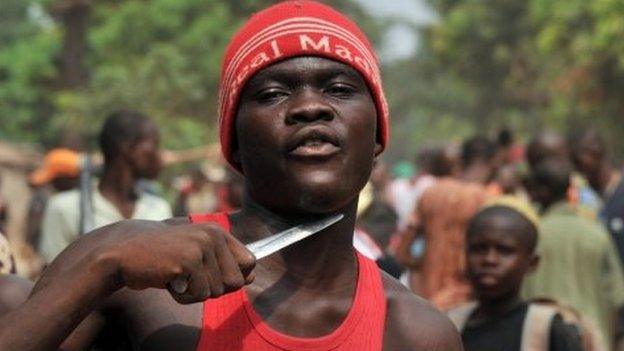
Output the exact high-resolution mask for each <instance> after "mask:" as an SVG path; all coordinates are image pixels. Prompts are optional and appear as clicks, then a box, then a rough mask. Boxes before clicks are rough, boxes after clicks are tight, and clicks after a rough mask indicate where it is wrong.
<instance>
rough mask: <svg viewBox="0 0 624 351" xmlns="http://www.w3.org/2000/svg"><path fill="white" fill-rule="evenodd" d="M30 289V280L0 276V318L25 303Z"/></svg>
mask: <svg viewBox="0 0 624 351" xmlns="http://www.w3.org/2000/svg"><path fill="white" fill-rule="evenodd" d="M32 287H33V283H32V282H31V281H30V280H26V279H24V278H21V277H18V276H16V275H0V316H3V315H5V314H6V313H8V312H10V311H11V310H14V309H15V308H17V307H18V306H20V305H21V304H22V303H23V302H24V301H26V298H28V295H29V294H30V290H31V289H32Z"/></svg>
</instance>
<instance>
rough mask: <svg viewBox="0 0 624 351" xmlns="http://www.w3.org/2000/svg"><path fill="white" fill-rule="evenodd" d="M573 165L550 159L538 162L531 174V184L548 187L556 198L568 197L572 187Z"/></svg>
mask: <svg viewBox="0 0 624 351" xmlns="http://www.w3.org/2000/svg"><path fill="white" fill-rule="evenodd" d="M571 176H572V167H571V165H570V163H569V162H567V161H563V160H557V159H550V160H546V161H543V162H541V163H540V164H538V165H537V166H536V167H535V169H534V170H533V171H532V172H531V175H530V184H531V185H532V186H536V187H545V188H548V190H549V191H550V193H551V195H552V197H553V198H555V199H563V198H566V196H567V194H568V189H569V188H570V177H571Z"/></svg>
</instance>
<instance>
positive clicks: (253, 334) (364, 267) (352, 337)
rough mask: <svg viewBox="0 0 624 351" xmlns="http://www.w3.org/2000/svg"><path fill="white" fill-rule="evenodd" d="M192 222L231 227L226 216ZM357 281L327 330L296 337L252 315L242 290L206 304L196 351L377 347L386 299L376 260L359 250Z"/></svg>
mask: <svg viewBox="0 0 624 351" xmlns="http://www.w3.org/2000/svg"><path fill="white" fill-rule="evenodd" d="M191 221H192V222H193V223H201V222H214V223H216V224H219V225H220V226H221V227H222V228H223V229H224V230H227V231H229V230H230V222H229V219H228V217H227V215H226V214H224V213H217V214H208V215H192V216H191ZM357 260H358V281H357V286H356V291H355V298H354V300H353V303H352V305H351V309H350V310H349V313H348V314H347V317H346V318H345V319H344V321H343V322H342V324H341V325H340V326H339V327H338V328H337V329H336V330H334V331H333V332H332V333H331V334H329V335H325V336H322V337H317V338H298V337H293V336H289V335H285V334H283V333H280V332H278V331H276V330H274V329H272V328H271V327H270V326H269V325H268V324H267V323H265V322H264V321H263V320H262V317H261V316H260V315H259V314H257V313H256V311H255V310H254V307H253V304H252V303H251V301H249V299H248V297H247V293H246V292H245V289H240V290H238V291H236V292H233V293H230V294H227V295H224V296H222V297H220V298H218V299H209V300H206V301H205V302H204V306H203V310H204V312H203V322H202V331H201V337H200V339H199V344H198V346H197V350H198V351H247V350H250V351H251V350H253V351H274V350H293V351H294V350H297V351H299V350H305V351H321V350H336V351H338V350H339V351H372V350H381V348H382V340H383V333H384V322H385V318H386V298H385V293H384V290H383V284H382V281H381V273H380V272H379V269H378V268H377V265H376V264H375V262H374V261H371V260H369V259H368V258H366V257H364V256H362V255H361V254H359V253H357Z"/></svg>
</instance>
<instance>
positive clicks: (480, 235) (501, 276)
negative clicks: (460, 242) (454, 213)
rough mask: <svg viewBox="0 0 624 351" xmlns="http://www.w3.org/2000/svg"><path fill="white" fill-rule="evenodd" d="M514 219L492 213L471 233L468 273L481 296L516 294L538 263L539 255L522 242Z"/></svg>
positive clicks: (488, 298) (492, 298)
mask: <svg viewBox="0 0 624 351" xmlns="http://www.w3.org/2000/svg"><path fill="white" fill-rule="evenodd" d="M513 223H514V222H513V220H511V219H509V218H507V217H504V216H500V215H493V216H490V217H488V218H487V219H483V221H482V223H481V224H480V225H478V228H476V232H475V233H472V235H469V236H468V243H467V255H466V257H467V260H468V276H469V279H470V281H471V282H472V285H473V287H474V289H475V293H476V295H477V297H478V298H479V299H482V300H496V299H500V298H504V297H508V296H511V295H513V294H517V292H518V291H519V290H520V287H521V286H522V281H523V279H524V275H525V274H526V273H528V272H529V271H531V270H533V269H534V268H535V266H536V265H537V258H536V257H535V255H534V254H533V253H531V252H529V249H528V247H527V243H525V242H523V241H522V239H521V237H520V234H518V233H512V231H514V230H515V231H517V230H519V229H518V228H517V227H514V224H513Z"/></svg>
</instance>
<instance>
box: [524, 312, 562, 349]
mask: <svg viewBox="0 0 624 351" xmlns="http://www.w3.org/2000/svg"><path fill="white" fill-rule="evenodd" d="M556 315H557V309H556V308H555V307H553V306H545V305H540V304H530V305H529V309H528V311H527V315H526V317H525V318H524V325H523V326H522V343H521V345H520V350H521V351H545V350H548V348H549V347H550V326H551V324H552V321H553V318H554V317H555V316H556Z"/></svg>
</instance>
